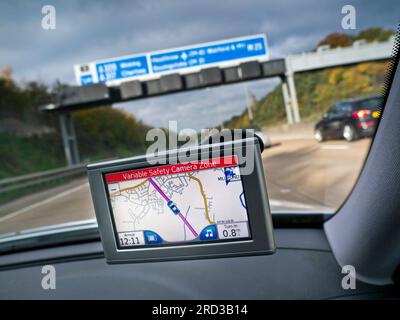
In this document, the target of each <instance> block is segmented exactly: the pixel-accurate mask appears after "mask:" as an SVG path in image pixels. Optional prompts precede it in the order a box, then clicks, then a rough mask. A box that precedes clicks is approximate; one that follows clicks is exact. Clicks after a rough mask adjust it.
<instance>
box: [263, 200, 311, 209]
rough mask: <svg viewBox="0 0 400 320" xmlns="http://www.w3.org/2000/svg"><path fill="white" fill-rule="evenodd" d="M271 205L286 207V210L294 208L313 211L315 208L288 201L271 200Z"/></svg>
mask: <svg viewBox="0 0 400 320" xmlns="http://www.w3.org/2000/svg"><path fill="white" fill-rule="evenodd" d="M269 204H270V205H271V206H275V207H285V208H294V209H313V208H315V206H312V205H308V204H305V203H301V202H295V201H287V200H276V199H273V200H269Z"/></svg>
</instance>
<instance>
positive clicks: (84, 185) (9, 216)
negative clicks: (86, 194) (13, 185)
mask: <svg viewBox="0 0 400 320" xmlns="http://www.w3.org/2000/svg"><path fill="white" fill-rule="evenodd" d="M88 185H89V183H88V182H86V183H84V184H82V185H80V186H77V187H74V188H72V189H69V190H66V191H63V192H61V193H59V194H57V195H55V196H52V197H50V198H48V199H46V200H42V201H39V202H36V203H34V204H31V205H30V206H27V207H25V208H23V209H20V210H17V211H14V212H12V213H9V214H8V215H6V216H4V217H1V218H0V223H1V222H3V221H6V220H8V219H11V218H14V217H16V216H19V215H20V214H22V213H25V212H27V211H29V210H32V209H35V208H37V207H40V206H43V205H45V204H48V203H50V202H53V201H54V200H57V199H60V198H62V197H65V196H67V195H69V194H71V193H74V192H76V191H79V190H81V189H83V188H86V187H87V186H88Z"/></svg>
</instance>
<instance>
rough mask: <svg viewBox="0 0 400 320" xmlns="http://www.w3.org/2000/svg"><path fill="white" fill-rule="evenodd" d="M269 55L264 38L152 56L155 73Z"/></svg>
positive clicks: (221, 43)
mask: <svg viewBox="0 0 400 320" xmlns="http://www.w3.org/2000/svg"><path fill="white" fill-rule="evenodd" d="M266 53H267V48H266V44H265V41H264V37H258V38H253V39H244V40H239V41H226V42H220V43H216V44H213V45H203V46H201V45H200V46H193V47H190V48H188V49H184V50H176V51H165V52H163V53H157V54H151V55H150V61H151V67H152V70H153V72H154V73H159V72H163V71H171V70H179V69H183V68H190V67H198V66H203V65H207V64H214V63H221V62H225V61H230V60H237V59H243V58H250V57H256V56H262V55H265V54H266Z"/></svg>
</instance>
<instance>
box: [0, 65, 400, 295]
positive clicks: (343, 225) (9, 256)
mask: <svg viewBox="0 0 400 320" xmlns="http://www.w3.org/2000/svg"><path fill="white" fill-rule="evenodd" d="M392 67H393V74H392V78H391V79H389V80H388V82H387V92H388V95H387V97H386V99H385V103H384V109H383V113H382V118H381V120H380V123H379V126H378V130H377V132H376V136H375V139H374V140H373V142H372V145H371V148H370V151H369V153H368V157H367V159H366V161H365V165H364V167H363V169H362V171H361V174H360V176H359V178H358V181H357V183H356V185H355V186H354V188H353V190H352V192H351V193H350V195H349V196H348V198H347V199H346V201H345V202H344V204H343V205H342V206H341V207H340V208H339V210H338V211H337V213H336V214H335V215H333V216H329V218H327V216H326V215H324V214H323V213H320V214H317V213H313V214H302V215H296V216H291V215H290V214H278V215H274V216H273V228H274V231H273V232H274V237H275V241H276V253H275V254H272V255H260V256H243V257H229V258H223V257H222V258H215V259H191V260H183V261H179V260H178V261H163V262H147V263H126V264H111V265H110V264H107V263H106V260H105V258H104V252H103V247H102V243H101V241H100V238H99V233H98V229H97V224H96V222H93V221H88V222H87V223H83V224H82V223H80V224H69V225H64V226H60V227H59V228H55V229H54V228H53V229H52V230H51V232H50V233H49V232H46V228H42V229H38V230H36V231H34V232H30V233H29V234H23V233H21V234H19V235H16V236H14V237H13V239H12V240H11V241H10V240H9V239H7V241H2V240H0V250H1V255H0V283H1V286H0V297H1V298H15V299H26V298H30V297H36V298H39V299H105V298H113V299H115V298H118V299H127V298H128V299H388V298H389V299H392V298H399V293H400V292H399V281H400V273H399V272H400V269H399V266H400V264H399V263H400V230H399V226H400V216H399V214H398V213H399V211H400V198H399V193H400V189H399V188H400V165H399V159H400V144H399V143H398V137H399V136H400V126H399V125H398V124H399V123H400V93H399V90H398V88H399V87H400V67H399V65H398V58H397V60H395V62H394V63H393V65H392ZM32 239H33V240H34V243H32V241H28V240H32ZM46 264H52V265H55V266H56V267H57V277H58V280H57V281H58V282H57V290H54V291H51V290H50V291H46V290H42V289H41V287H40V286H39V285H38V284H39V283H40V281H41V277H42V274H41V267H42V266H43V265H46ZM228 265H229V267H227V266H228ZM346 265H352V266H354V267H355V270H356V278H357V282H356V288H355V289H352V290H345V289H343V287H342V286H341V282H342V279H343V276H344V275H345V273H344V272H343V271H342V270H343V269H342V267H344V266H346ZM227 283H229V288H227V286H226V284H227Z"/></svg>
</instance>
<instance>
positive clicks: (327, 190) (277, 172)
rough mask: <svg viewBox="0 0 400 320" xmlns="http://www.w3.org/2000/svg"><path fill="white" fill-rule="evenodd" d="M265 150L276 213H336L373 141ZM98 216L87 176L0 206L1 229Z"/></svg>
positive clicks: (287, 144)
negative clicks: (95, 214)
mask: <svg viewBox="0 0 400 320" xmlns="http://www.w3.org/2000/svg"><path fill="white" fill-rule="evenodd" d="M279 141H280V144H278V145H277V146H274V147H272V148H269V149H267V150H265V151H264V152H263V155H262V156H263V163H264V170H265V174H266V180H267V188H268V195H269V199H270V204H271V210H272V212H320V213H321V212H324V213H331V212H334V211H335V210H336V209H337V208H338V207H339V206H340V205H341V204H342V202H343V201H344V200H345V198H346V197H347V195H348V194H349V192H350V191H351V189H352V187H353V186H354V184H355V182H356V180H357V177H358V175H359V172H360V170H361V168H362V165H363V163H364V159H365V157H366V155H367V153H368V150H369V146H370V140H369V139H364V140H360V141H356V142H352V143H347V142H345V141H328V142H324V143H321V144H318V143H317V142H315V141H314V140H313V139H312V138H308V137H300V138H289V139H279ZM93 218H94V209H93V205H92V200H91V195H90V190H89V185H88V182H87V179H86V178H81V179H78V180H75V181H73V182H70V183H68V184H65V185H62V186H59V187H56V188H52V189H51V190H46V191H43V192H39V193H36V194H33V195H29V196H27V197H24V198H21V199H18V200H16V201H13V202H11V203H8V204H6V205H3V206H1V207H0V234H4V233H10V232H18V231H21V230H25V229H31V228H38V227H42V226H48V225H52V224H60V223H65V222H72V221H79V220H87V219H93Z"/></svg>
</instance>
